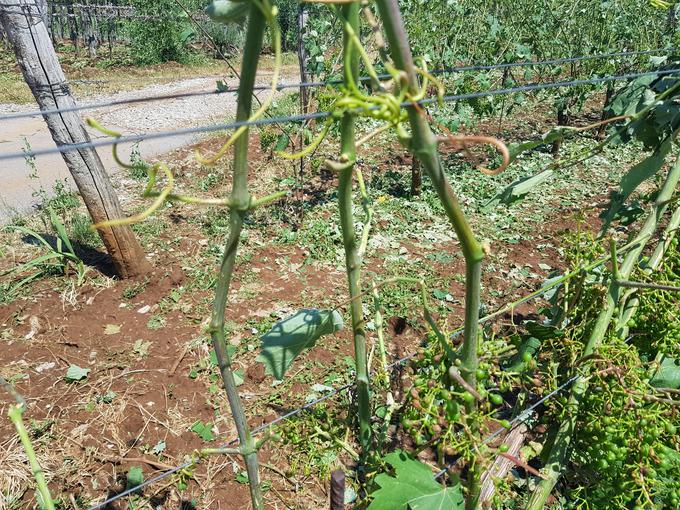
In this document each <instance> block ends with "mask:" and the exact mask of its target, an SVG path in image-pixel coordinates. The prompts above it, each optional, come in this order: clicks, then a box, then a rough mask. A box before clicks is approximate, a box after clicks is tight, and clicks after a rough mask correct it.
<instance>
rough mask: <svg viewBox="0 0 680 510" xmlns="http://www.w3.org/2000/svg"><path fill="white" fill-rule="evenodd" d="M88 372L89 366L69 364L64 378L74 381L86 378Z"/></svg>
mask: <svg viewBox="0 0 680 510" xmlns="http://www.w3.org/2000/svg"><path fill="white" fill-rule="evenodd" d="M89 373H90V369H89V368H81V367H79V366H78V365H71V366H70V367H68V370H67V371H66V377H65V378H64V379H66V381H67V382H75V381H82V380H83V379H85V378H87V374H89Z"/></svg>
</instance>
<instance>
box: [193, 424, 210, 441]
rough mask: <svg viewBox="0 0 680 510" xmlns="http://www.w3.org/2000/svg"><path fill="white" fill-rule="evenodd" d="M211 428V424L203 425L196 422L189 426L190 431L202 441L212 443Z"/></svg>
mask: <svg viewBox="0 0 680 510" xmlns="http://www.w3.org/2000/svg"><path fill="white" fill-rule="evenodd" d="M212 427H213V426H212V423H203V422H202V421H201V420H198V421H196V422H195V423H194V424H193V425H192V426H191V431H192V432H195V433H196V435H198V437H200V438H201V439H203V441H214V440H215V435H214V434H213V432H212Z"/></svg>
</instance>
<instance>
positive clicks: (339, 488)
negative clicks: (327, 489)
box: [331, 469, 345, 510]
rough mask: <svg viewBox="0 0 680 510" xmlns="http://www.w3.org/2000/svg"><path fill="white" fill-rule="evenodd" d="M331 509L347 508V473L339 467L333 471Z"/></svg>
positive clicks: (342, 509)
mask: <svg viewBox="0 0 680 510" xmlns="http://www.w3.org/2000/svg"><path fill="white" fill-rule="evenodd" d="M331 510H345V473H344V472H343V471H341V470H339V469H337V470H335V471H333V472H332V473H331Z"/></svg>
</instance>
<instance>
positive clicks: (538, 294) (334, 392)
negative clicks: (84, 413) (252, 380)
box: [87, 258, 609, 510]
mask: <svg viewBox="0 0 680 510" xmlns="http://www.w3.org/2000/svg"><path fill="white" fill-rule="evenodd" d="M608 260H609V258H602V259H601V260H600V261H599V262H598V263H597V264H596V265H592V264H591V265H590V266H583V267H581V270H586V269H590V270H592V269H594V268H595V267H599V266H601V265H603V264H605V263H607V261H608ZM571 274H572V277H573V275H575V274H577V271H572V272H571ZM563 283H564V282H559V283H556V284H554V285H549V286H546V287H545V288H541V289H539V290H538V291H535V292H532V293H530V294H528V295H526V296H525V297H523V298H521V299H519V300H517V301H513V302H512V303H509V304H506V305H504V306H502V307H501V308H499V309H498V310H496V311H495V312H492V313H490V314H488V315H486V316H484V317H482V318H480V319H479V324H484V323H486V322H488V321H490V320H492V319H494V318H496V317H498V316H499V315H501V314H503V313H506V312H508V311H510V310H512V309H514V308H515V307H517V306H520V305H521V304H524V303H527V302H530V301H532V300H535V299H538V298H540V297H542V296H544V295H545V294H547V293H549V292H553V291H554V290H555V289H557V288H559V287H561V286H562V285H563ZM462 333H463V328H459V329H458V330H456V331H454V332H453V333H452V334H451V338H455V337H457V336H460V335H461V334H462ZM416 355H417V354H416V353H412V354H409V355H408V356H405V357H403V358H400V359H398V360H395V361H393V362H392V363H390V364H389V365H387V369H388V370H390V371H391V370H394V369H395V368H397V367H399V366H402V365H404V364H406V363H408V362H409V361H410V360H412V359H413V358H415V357H416ZM579 377H581V376H580V375H575V376H572V377H571V378H569V379H568V380H567V381H565V382H564V383H562V384H561V385H560V386H558V387H557V388H556V389H554V390H553V391H551V392H550V393H548V394H546V395H545V396H543V397H542V398H540V399H539V400H537V401H536V402H534V403H533V404H531V405H530V406H528V407H527V408H526V409H524V410H523V411H522V412H521V413H519V414H518V415H517V416H515V417H514V418H513V419H512V420H510V425H511V426H510V429H512V428H513V427H514V426H515V425H517V424H518V423H519V422H520V421H522V420H524V419H526V417H527V416H528V415H529V414H530V413H531V412H532V411H533V410H534V409H536V408H537V407H538V406H540V405H541V404H544V403H545V402H546V401H548V400H549V399H551V398H553V397H554V396H556V395H558V394H559V393H561V392H562V391H564V390H565V389H566V388H568V387H569V386H570V385H571V384H573V383H574V382H575V381H576V380H577V379H578V378H579ZM354 385H355V383H354V382H351V383H346V384H344V385H342V386H340V387H338V388H334V389H333V390H332V391H329V392H328V393H326V394H325V395H323V396H321V397H319V398H317V399H314V400H312V401H310V402H308V403H306V404H305V405H303V406H301V407H299V408H296V409H294V410H292V411H290V412H288V413H285V414H283V415H281V416H279V417H277V418H275V419H274V420H272V421H269V422H267V423H263V424H262V425H260V426H258V427H256V428H254V429H253V430H252V434H253V435H257V434H260V433H261V432H263V431H265V430H267V429H269V428H271V427H273V426H274V425H277V424H279V423H281V422H284V421H286V420H288V419H290V418H292V417H293V416H296V415H298V414H300V413H303V412H305V411H307V410H309V409H312V408H313V407H315V406H316V405H318V404H320V403H321V402H324V401H326V400H329V399H330V398H332V397H334V396H336V395H338V394H340V393H343V392H345V391H347V390H349V389H351V388H353V387H354ZM510 429H505V428H503V427H501V428H499V429H497V430H495V431H494V432H492V433H491V434H490V435H489V436H488V437H486V438H485V439H484V441H483V444H488V443H489V442H491V441H493V440H494V439H495V438H496V437H498V436H499V435H500V434H502V433H503V432H504V431H506V430H510ZM238 442H239V441H238V438H234V439H232V440H231V441H229V442H227V443H226V446H232V445H235V444H238ZM455 462H456V461H454V462H453V463H451V464H449V466H447V467H446V468H445V469H442V470H441V471H439V472H438V473H436V474H435V475H434V477H435V479H438V478H440V477H441V476H443V475H444V474H445V473H446V472H447V471H448V470H449V469H450V468H451V467H452V466H453V465H454V464H455ZM198 463H200V459H199V460H196V461H194V460H192V461H189V462H185V463H183V464H181V465H179V466H175V467H173V468H172V469H169V470H167V471H164V472H163V473H160V474H159V475H156V476H154V477H151V478H149V479H148V480H145V481H144V482H142V483H141V484H140V485H137V486H136V487H133V488H130V489H127V490H124V491H122V492H120V493H118V494H115V495H114V496H111V497H109V498H107V499H106V500H104V501H102V502H100V503H97V504H95V505H93V506H91V507H89V508H88V509H87V510H98V509H100V508H103V507H105V506H106V505H108V504H109V503H112V502H113V501H116V500H118V499H121V498H124V497H126V496H129V495H131V494H133V493H136V492H138V491H140V490H142V489H144V488H145V487H148V486H149V485H152V484H154V483H156V482H159V481H160V480H163V479H165V478H167V477H169V476H172V475H173V474H175V473H178V472H180V471H182V470H183V469H186V468H189V467H191V466H193V465H195V464H198Z"/></svg>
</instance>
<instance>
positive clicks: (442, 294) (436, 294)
mask: <svg viewBox="0 0 680 510" xmlns="http://www.w3.org/2000/svg"><path fill="white" fill-rule="evenodd" d="M448 294H449V293H448V292H445V291H443V290H439V289H434V290H433V291H432V295H433V296H434V297H435V298H437V299H446V296H448Z"/></svg>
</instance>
